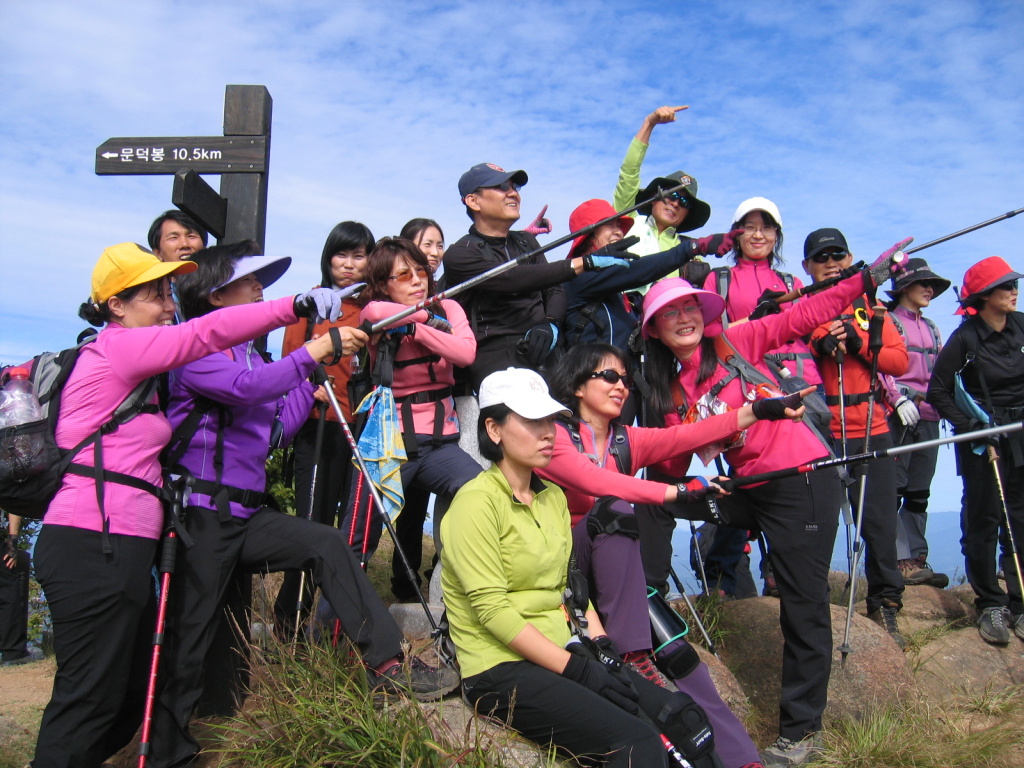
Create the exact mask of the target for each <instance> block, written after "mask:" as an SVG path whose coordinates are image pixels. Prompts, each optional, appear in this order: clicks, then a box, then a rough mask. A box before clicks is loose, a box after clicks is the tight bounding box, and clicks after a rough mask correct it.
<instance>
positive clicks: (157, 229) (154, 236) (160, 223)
mask: <svg viewBox="0 0 1024 768" xmlns="http://www.w3.org/2000/svg"><path fill="white" fill-rule="evenodd" d="M165 221H176V222H178V223H179V224H181V226H183V227H184V228H185V229H188V230H190V231H192V232H195V233H196V234H197V235H199V237H201V238H202V240H203V247H204V248H205V247H206V245H207V243H208V242H209V239H210V236H209V234H207V232H206V230H205V229H203V228H202V227H200V226H199V225H198V224H197V223H196V220H195V219H193V218H192V217H191V216H189V215H188V214H187V213H183V212H182V211H178V210H175V209H171V210H169V211H164V212H163V213H161V214H160V215H159V216H157V217H156V218H155V219H154V220H153V223H152V224H151V225H150V227H149V235H147V237H146V239H147V241H148V242H149V248H150V250H153V251H156V250H159V248H160V233H161V232H162V231H163V228H164V222H165Z"/></svg>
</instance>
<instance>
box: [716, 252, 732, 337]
mask: <svg viewBox="0 0 1024 768" xmlns="http://www.w3.org/2000/svg"><path fill="white" fill-rule="evenodd" d="M711 271H712V272H713V273H714V275H715V293H717V294H718V295H719V296H721V297H722V298H723V299H724V300H725V305H726V307H727V309H726V311H725V312H723V313H722V328H728V327H729V310H728V306H729V282H730V281H731V280H732V270H731V269H730V268H729V267H712V269H711Z"/></svg>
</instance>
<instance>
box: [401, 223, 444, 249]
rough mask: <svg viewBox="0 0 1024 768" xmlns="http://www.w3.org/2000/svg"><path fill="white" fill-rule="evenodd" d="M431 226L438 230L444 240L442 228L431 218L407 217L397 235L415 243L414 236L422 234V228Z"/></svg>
mask: <svg viewBox="0 0 1024 768" xmlns="http://www.w3.org/2000/svg"><path fill="white" fill-rule="evenodd" d="M431 227H434V228H435V229H436V230H437V231H438V232H440V233H441V239H442V240H444V230H443V229H441V225H440V224H438V223H437V222H436V221H434V220H433V219H409V221H407V222H405V226H404V227H402V231H401V232H399V233H398V236H399V237H404V238H405V239H406V240H412V241H413V242H414V243H415V242H416V238H417V237H419V236H420V235H421V234H423V231H424V230H426V229H430V228H431Z"/></svg>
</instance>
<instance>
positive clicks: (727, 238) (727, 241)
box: [690, 229, 743, 258]
mask: <svg viewBox="0 0 1024 768" xmlns="http://www.w3.org/2000/svg"><path fill="white" fill-rule="evenodd" d="M742 234H743V230H742V229H734V230H732V231H731V232H726V233H724V234H723V233H719V234H717V235H708V236H707V237H696V238H694V239H693V240H691V241H690V248H691V249H692V250H693V253H694V254H698V253H699V254H700V255H701V256H717V257H719V258H721V257H722V256H725V254H727V253H728V252H729V251H731V250H732V247H733V243H735V242H736V238H737V237H739V236H740V235H742Z"/></svg>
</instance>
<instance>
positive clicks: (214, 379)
mask: <svg viewBox="0 0 1024 768" xmlns="http://www.w3.org/2000/svg"><path fill="white" fill-rule="evenodd" d="M258 252H259V246H258V244H256V243H254V242H251V241H249V242H243V243H236V244H234V245H226V246H215V247H212V248H207V249H205V250H203V251H199V252H198V253H196V254H194V255H193V256H192V260H193V261H195V262H196V263H198V264H199V269H198V270H197V271H196V272H195V273H194V274H192V275H189V278H190V279H188V280H181V281H179V283H178V291H179V296H180V298H181V306H182V311H183V313H184V314H185V315H186V316H188V317H196V316H199V315H203V314H207V313H209V312H212V311H214V310H215V309H218V308H220V307H228V306H237V305H242V304H248V303H252V302H258V301H262V300H263V286H264V285H269V284H271V283H272V282H274V281H275V280H276V279H277V278H278V277H280V276H281V275H282V274H283V273H284V271H285V269H287V267H288V263H289V262H290V259H272V258H268V257H263V256H253V255H252V254H254V253H258ZM339 331H340V333H341V340H342V350H343V352H344V353H345V354H352V353H353V352H354V351H355V350H356V349H357V348H359V347H361V346H363V344H365V342H366V334H364V333H363V332H362V331H360V330H358V329H356V328H340V329H339ZM332 348H333V344H332V342H331V339H330V336H323V337H318V338H316V339H313V340H312V341H310V342H309V343H307V344H305V345H303V346H302V347H299V348H298V349H296V350H295V351H294V352H292V353H291V354H290V355H288V356H286V357H285V358H283V359H282V360H278V361H277V362H273V363H268V362H266V361H264V359H263V358H262V357H261V356H260V354H259V353H258V352H256V350H255V349H254V345H253V343H252V342H248V343H243V344H240V345H238V346H235V347H232V348H231V349H229V350H227V351H225V352H218V353H216V354H213V355H210V356H208V357H205V358H203V359H201V360H197V361H195V362H193V363H190V364H188V365H186V366H184V367H183V368H179V369H178V370H176V371H174V372H173V373H172V376H171V398H170V403H169V407H168V417H169V419H170V421H171V424H172V425H173V426H174V427H175V429H176V430H177V429H178V427H179V426H180V425H182V424H183V423H185V422H186V421H191V422H192V423H194V424H195V427H196V428H195V432H194V434H193V435H192V436H191V439H189V434H188V433H189V432H191V431H192V430H191V425H189V428H187V429H182V430H180V431H181V432H182V434H181V436H180V437H181V439H180V441H177V442H176V441H175V440H174V439H172V444H171V458H172V459H174V460H175V461H174V467H173V471H176V472H181V473H186V472H187V473H188V474H189V475H191V477H192V478H193V479H192V480H191V481H190V482H189V485H190V487H191V488H192V494H191V496H190V497H189V500H188V506H187V508H186V512H185V514H186V528H187V530H188V533H189V534H190V535H191V537H192V538H193V539H194V540H195V544H194V545H193V546H192V547H191V548H189V549H187V550H186V552H185V554H184V556H183V557H181V558H180V561H179V563H178V569H177V571H176V574H175V578H174V580H173V582H172V587H171V589H172V590H173V593H172V594H171V596H170V601H169V605H170V607H171V610H172V611H173V615H172V616H171V617H170V620H169V622H168V632H167V645H166V650H165V654H166V667H165V669H166V672H167V675H168V678H167V680H166V681H165V684H164V686H163V690H162V692H161V695H160V699H159V702H158V705H157V708H156V711H155V713H154V731H153V734H154V737H153V757H151V758H150V759H151V762H152V763H153V765H154V766H155V767H156V768H172V767H175V766H183V765H186V764H188V763H189V762H190V761H191V760H192V759H193V758H194V757H195V755H196V753H197V752H198V744H197V743H196V741H195V739H194V738H193V737H192V736H191V735H190V734H189V731H188V722H189V719H190V718H191V716H192V711H193V709H194V707H195V705H196V702H197V701H198V700H199V697H200V695H201V694H202V678H203V662H204V659H205V657H206V655H207V652H208V650H209V649H210V644H211V642H212V640H213V636H214V629H215V626H216V619H217V617H218V616H219V612H220V608H221V605H222V602H223V597H224V590H225V587H226V585H227V584H228V583H229V581H230V578H231V576H232V575H233V573H234V572H235V569H236V568H242V569H259V570H267V571H280V570H285V569H305V570H309V571H310V572H311V573H312V575H313V581H314V583H316V584H317V585H318V586H319V587H320V588H321V589H323V592H324V595H325V596H326V597H327V599H328V600H329V601H330V603H331V606H332V608H333V609H334V611H335V613H336V614H337V615H338V616H339V617H340V619H341V624H342V627H343V629H344V630H345V632H346V634H347V635H348V637H349V639H350V640H351V642H352V643H353V645H354V646H355V647H356V648H358V650H359V652H360V654H361V655H362V659H363V662H364V663H365V664H366V666H367V670H368V676H369V678H370V681H371V683H372V684H374V685H378V686H383V687H385V688H389V689H392V690H395V689H399V688H401V689H404V690H407V691H410V692H411V693H413V694H414V695H415V696H417V697H418V698H421V699H424V700H429V699H434V698H438V697H440V696H441V695H443V694H444V693H447V692H448V691H450V690H452V689H453V688H454V687H455V685H457V683H458V678H457V676H455V675H454V673H453V672H452V671H451V670H437V669H434V668H432V667H428V666H427V665H426V664H424V663H423V662H421V661H420V660H419V659H417V658H412V659H411V664H410V665H409V668H408V669H403V665H402V664H401V663H400V659H401V642H402V639H403V638H402V633H401V631H400V630H399V628H398V626H397V625H396V624H395V622H394V620H393V619H392V618H391V615H390V614H389V613H388V611H387V608H386V607H385V606H384V604H383V603H382V602H381V600H380V598H379V597H378V596H377V594H376V593H375V592H374V590H373V587H372V586H371V584H370V582H369V580H368V579H367V577H366V575H365V574H364V573H363V572H362V570H361V569H360V568H359V566H358V564H357V563H356V561H355V559H354V558H353V556H352V554H351V553H350V551H349V550H348V547H347V546H346V544H345V539H344V536H343V535H342V533H341V532H340V531H339V530H337V529H336V528H333V527H330V526H326V525H321V524H319V523H314V522H309V521H306V520H303V519H300V518H296V517H293V516H291V515H285V514H281V513H280V512H279V511H277V510H276V509H273V508H272V507H269V506H267V505H266V501H267V499H266V495H265V493H264V489H265V486H266V470H265V462H266V458H267V453H268V451H269V450H270V449H271V448H273V447H276V443H277V440H280V441H281V442H287V441H288V440H290V439H291V438H292V436H294V434H295V432H296V431H297V430H298V428H299V427H300V426H301V425H302V423H303V421H305V419H306V416H307V414H308V413H309V410H310V407H311V406H312V404H313V398H314V388H313V386H312V385H311V384H310V383H309V382H308V381H307V380H306V379H307V377H308V376H309V375H310V374H311V373H312V372H313V370H314V369H315V368H316V367H317V365H318V364H319V362H320V360H321V359H323V358H325V357H328V356H329V355H330V354H331V352H332ZM190 414H198V415H193V416H192V417H191V419H190V418H189V415H190ZM186 441H187V442H186Z"/></svg>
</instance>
